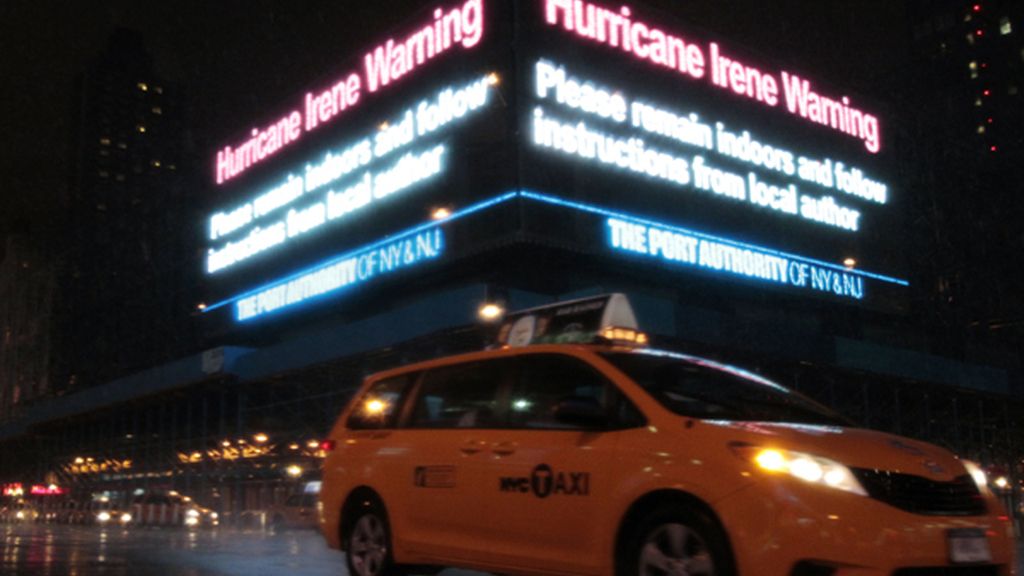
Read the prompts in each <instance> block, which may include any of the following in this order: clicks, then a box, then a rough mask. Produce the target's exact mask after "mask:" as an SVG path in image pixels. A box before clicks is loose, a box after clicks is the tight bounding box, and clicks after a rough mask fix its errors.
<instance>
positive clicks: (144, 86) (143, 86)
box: [137, 82, 149, 92]
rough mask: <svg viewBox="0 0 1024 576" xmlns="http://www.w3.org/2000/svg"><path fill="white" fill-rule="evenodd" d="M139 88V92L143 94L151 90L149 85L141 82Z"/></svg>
mask: <svg viewBox="0 0 1024 576" xmlns="http://www.w3.org/2000/svg"><path fill="white" fill-rule="evenodd" d="M137 86H138V87H139V90H142V91H143V92H145V91H147V90H149V85H148V84H146V83H145V82H139V83H138V84H137Z"/></svg>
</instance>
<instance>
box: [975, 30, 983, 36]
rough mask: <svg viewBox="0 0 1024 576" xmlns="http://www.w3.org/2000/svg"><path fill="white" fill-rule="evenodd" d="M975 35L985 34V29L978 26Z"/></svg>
mask: <svg viewBox="0 0 1024 576" xmlns="http://www.w3.org/2000/svg"><path fill="white" fill-rule="evenodd" d="M974 35H975V36H984V35H985V31H984V30H982V29H981V28H978V29H977V30H975V31H974Z"/></svg>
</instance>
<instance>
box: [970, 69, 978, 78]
mask: <svg viewBox="0 0 1024 576" xmlns="http://www.w3.org/2000/svg"><path fill="white" fill-rule="evenodd" d="M977 77H978V71H977V70H971V80H974V79H975V78H977Z"/></svg>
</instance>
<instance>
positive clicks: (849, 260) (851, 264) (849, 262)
mask: <svg viewBox="0 0 1024 576" xmlns="http://www.w3.org/2000/svg"><path fill="white" fill-rule="evenodd" d="M843 266H846V267H847V268H849V269H851V270H852V269H854V268H856V267H857V261H856V260H855V259H853V258H847V259H846V260H843Z"/></svg>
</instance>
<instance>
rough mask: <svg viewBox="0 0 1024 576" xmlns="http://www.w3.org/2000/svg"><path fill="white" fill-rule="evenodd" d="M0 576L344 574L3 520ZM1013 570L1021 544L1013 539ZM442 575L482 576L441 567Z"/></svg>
mask: <svg viewBox="0 0 1024 576" xmlns="http://www.w3.org/2000/svg"><path fill="white" fill-rule="evenodd" d="M0 534H2V536H3V540H2V541H0V575H3V576H137V575H138V576H150V575H153V576H286V575H287V576H291V575H294V576H326V575H332V576H345V575H346V570H345V559H344V555H343V554H342V553H341V552H338V551H336V550H329V549H328V548H327V546H326V545H325V544H324V540H323V538H322V537H321V536H320V534H319V533H317V532H313V531H285V532H282V533H280V534H269V533H266V532H261V531H238V530H231V529H213V530H191V531H190V530H179V529H159V528H133V529H129V530H125V529H121V528H106V529H104V528H98V527H95V526H61V525H35V524H15V525H2V524H0ZM1017 550H1018V554H1017V560H1018V566H1019V567H1018V571H1019V573H1022V574H1024V571H1022V568H1021V567H1022V566H1024V564H1022V562H1021V561H1022V560H1024V558H1022V557H1021V556H1022V553H1024V546H1021V545H1018V548H1017ZM441 575H442V576H486V575H483V574H480V573H476V572H467V571H462V570H445V571H444V572H442V573H441Z"/></svg>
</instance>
